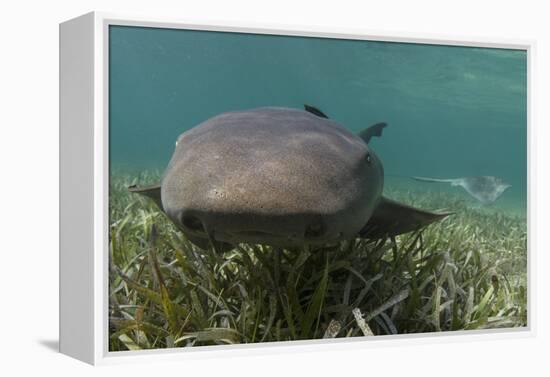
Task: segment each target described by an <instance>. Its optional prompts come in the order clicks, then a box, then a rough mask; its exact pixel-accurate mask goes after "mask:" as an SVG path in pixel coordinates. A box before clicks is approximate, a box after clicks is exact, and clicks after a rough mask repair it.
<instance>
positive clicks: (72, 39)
mask: <svg viewBox="0 0 550 377" xmlns="http://www.w3.org/2000/svg"><path fill="white" fill-rule="evenodd" d="M111 25H127V26H139V27H157V28H173V29H189V30H210V31H224V32H247V33H256V34H276V35H289V36H290V35H291V36H313V37H326V38H337V39H359V40H374V41H388V42H409V43H425V44H444V45H453V46H475V47H494V48H514V49H522V50H525V51H526V52H527V63H528V64H527V66H528V109H527V113H528V117H527V120H528V122H527V123H528V124H527V138H528V144H529V145H528V190H529V195H528V208H527V211H528V213H527V219H528V224H527V225H528V261H527V263H528V287H527V289H528V305H529V309H528V316H529V318H528V326H527V327H526V328H515V329H502V330H484V331H477V330H470V331H467V332H465V331H457V332H452V333H438V334H434V333H430V334H415V335H395V336H384V337H380V338H379V337H369V338H350V339H333V340H305V341H292V342H278V343H267V344H248V345H227V346H204V347H198V348H186V349H182V348H177V349H170V350H150V351H130V352H109V351H108V313H107V309H108V270H109V268H108V237H107V235H108V230H109V229H108V217H107V216H108V162H109V155H108V127H109V124H108V64H107V62H108V33H109V26H111ZM534 48H535V45H534V42H533V41H517V40H498V41H496V40H494V39H490V40H489V39H483V38H476V39H472V38H460V37H457V38H454V37H447V36H437V35H409V34H398V33H393V34H387V33H376V32H372V33H371V32H369V33H366V32H365V31H364V30H342V29H338V30H330V29H328V28H323V29H317V28H312V27H307V26H303V27H302V26H300V27H288V26H280V25H252V24H247V25H241V24H237V23H229V22H227V23H219V24H208V23H200V22H199V23H197V22H191V21H185V20H183V21H180V20H169V19H160V18H143V17H132V16H127V15H119V14H110V13H98V12H92V13H88V14H86V15H83V16H80V17H78V18H75V19H72V20H69V21H66V22H64V23H62V24H61V25H60V351H61V352H62V353H64V354H67V355H69V356H72V357H74V358H76V359H79V360H82V361H85V362H87V363H90V364H109V363H119V362H131V361H135V360H147V359H161V358H162V359H181V358H188V357H192V358H203V357H213V356H217V357H220V356H229V355H235V354H238V355H244V354H256V355H257V354H268V353H275V352H277V353H280V352H295V351H297V350H301V351H306V350H308V351H309V350H320V349H327V348H328V349H334V350H337V349H347V348H365V347H381V346H384V345H388V344H393V343H394V342H404V343H408V342H413V343H418V344H421V343H432V342H449V341H472V340H477V339H479V338H480V337H483V338H491V339H502V338H510V337H528V336H534V334H535V318H534V313H535V310H534V304H535V303H534V302H533V300H532V298H533V297H534V295H533V289H534V287H533V282H534V281H535V278H534V276H533V274H534V269H533V268H532V267H533V264H534V260H535V252H534V250H532V246H531V239H532V237H531V234H530V232H531V230H532V228H533V227H532V226H531V224H530V223H531V221H532V218H533V217H532V202H531V200H530V198H531V192H532V188H531V187H530V184H529V182H531V179H530V178H531V174H532V173H531V172H532V169H531V165H532V164H531V156H533V144H534V143H533V126H532V124H531V123H532V121H531V119H532V108H531V106H532V105H531V104H532V99H531V93H532V91H531V88H532V86H531V82H532V64H533V63H532V61H533V58H532V57H533V53H534Z"/></svg>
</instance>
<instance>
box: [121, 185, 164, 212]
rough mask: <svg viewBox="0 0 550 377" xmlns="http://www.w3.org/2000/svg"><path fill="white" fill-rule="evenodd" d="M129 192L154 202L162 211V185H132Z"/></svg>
mask: <svg viewBox="0 0 550 377" xmlns="http://www.w3.org/2000/svg"><path fill="white" fill-rule="evenodd" d="M128 191H130V192H132V193H136V194H141V195H143V196H146V197H148V198H149V199H151V200H153V201H154V202H155V204H156V205H157V206H158V207H159V208H160V209H161V210H162V209H163V208H162V201H161V199H160V184H156V185H150V186H142V187H139V186H137V185H132V186H130V187H128Z"/></svg>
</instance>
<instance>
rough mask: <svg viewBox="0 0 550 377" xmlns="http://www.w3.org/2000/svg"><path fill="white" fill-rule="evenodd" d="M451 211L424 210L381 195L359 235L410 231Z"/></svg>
mask: <svg viewBox="0 0 550 377" xmlns="http://www.w3.org/2000/svg"><path fill="white" fill-rule="evenodd" d="M451 213H452V212H443V211H441V212H430V211H424V210H421V209H418V208H414V207H411V206H408V205H406V204H401V203H398V202H395V201H393V200H390V199H387V198H384V197H383V198H381V200H380V202H379V203H378V206H377V207H376V209H375V210H374V213H373V214H372V216H371V218H370V219H369V221H368V222H367V224H365V226H364V227H363V229H361V231H360V232H359V237H361V238H370V239H377V238H384V237H389V236H395V235H398V234H402V233H407V232H412V231H414V230H418V229H421V228H422V227H424V226H426V225H428V224H431V223H433V222H434V221H437V220H441V219H443V218H445V217H447V216H448V215H450V214H451Z"/></svg>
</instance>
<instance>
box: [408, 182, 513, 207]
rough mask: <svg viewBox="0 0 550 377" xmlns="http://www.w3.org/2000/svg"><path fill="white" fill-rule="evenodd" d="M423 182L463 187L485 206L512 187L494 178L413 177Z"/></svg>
mask: <svg viewBox="0 0 550 377" xmlns="http://www.w3.org/2000/svg"><path fill="white" fill-rule="evenodd" d="M412 178H413V179H415V180H417V181H422V182H439V183H450V184H451V186H461V187H462V188H464V190H466V191H467V192H468V194H470V195H471V196H473V197H474V198H476V199H477V200H479V201H480V202H481V203H483V204H491V203H493V202H494V201H495V200H497V199H498V198H499V197H500V196H501V195H502V193H503V192H504V191H506V189H507V188H508V187H510V186H511V185H509V184H508V183H505V182H504V181H503V180H502V179H500V178H497V177H492V176H480V177H463V178H453V179H438V178H426V177H412Z"/></svg>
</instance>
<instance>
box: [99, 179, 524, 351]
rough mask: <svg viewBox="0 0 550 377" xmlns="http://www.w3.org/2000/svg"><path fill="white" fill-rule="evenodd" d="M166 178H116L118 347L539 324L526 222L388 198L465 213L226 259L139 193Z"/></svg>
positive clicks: (112, 314)
mask: <svg viewBox="0 0 550 377" xmlns="http://www.w3.org/2000/svg"><path fill="white" fill-rule="evenodd" d="M158 176H159V175H158V173H151V172H149V173H144V174H141V175H140V176H139V178H138V179H137V180H136V178H131V177H135V175H134V176H131V175H129V174H125V173H122V172H117V171H115V174H113V175H111V182H110V207H109V208H110V209H109V210H110V234H109V239H110V242H109V246H110V272H109V300H110V301H109V303H110V304H109V336H110V342H109V349H110V351H119V350H138V349H150V348H168V347H189V346H200V345H214V344H233V343H255V342H272V341H285V340H296V339H317V338H334V337H350V336H380V335H386V334H407V333H424V332H435V331H452V330H469V329H490V328H508V327H521V326H526V325H527V290H526V281H527V276H526V271H527V233H526V222H525V219H524V218H521V217H515V216H511V215H505V214H502V213H500V212H497V211H488V210H483V209H472V208H469V207H468V206H467V205H466V204H465V202H464V201H463V200H461V199H459V198H458V197H453V196H449V195H444V194H433V193H432V194H429V195H428V194H421V193H414V192H408V191H407V192H406V191H397V190H395V191H391V190H390V191H389V192H388V190H386V191H385V193H386V195H387V196H389V197H391V198H392V199H396V200H400V201H402V202H405V203H408V204H413V205H416V206H418V207H420V208H425V209H436V208H448V209H451V210H453V211H455V212H456V214H455V215H453V216H451V217H449V218H447V219H445V220H444V221H441V222H439V223H436V224H433V225H431V226H429V227H427V228H426V229H424V230H423V231H421V232H416V233H409V234H406V235H402V236H398V237H395V238H390V239H386V240H379V241H376V242H373V241H367V240H359V239H357V240H353V241H346V242H342V243H340V244H336V245H327V246H326V247H325V248H322V249H315V250H313V249H310V248H307V247H305V248H301V249H292V250H286V249H280V248H275V247H269V246H263V245H245V244H241V245H239V246H238V247H237V248H235V249H233V250H231V251H228V252H226V253H224V254H218V253H216V252H215V251H214V250H212V249H209V250H201V249H198V248H197V247H195V246H194V245H192V244H191V243H190V242H188V241H187V239H186V238H185V236H184V235H182V234H181V232H179V231H177V229H176V228H175V227H174V226H173V224H172V223H171V222H170V221H169V220H168V219H167V218H166V217H165V215H164V214H163V213H162V212H161V211H159V210H158V209H157V208H156V207H155V206H154V204H152V202H150V201H148V200H147V199H144V198H142V197H140V196H139V195H131V194H130V193H128V192H127V189H126V188H127V187H128V186H129V185H131V184H133V183H137V182H138V180H139V183H152V182H154V181H156V180H158Z"/></svg>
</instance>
